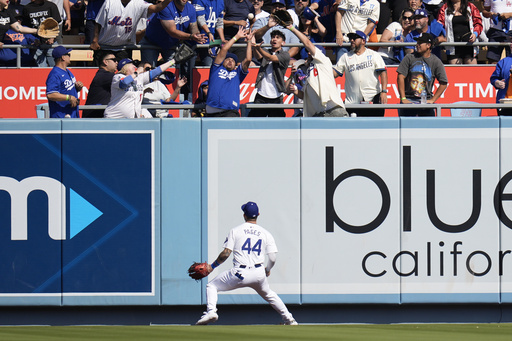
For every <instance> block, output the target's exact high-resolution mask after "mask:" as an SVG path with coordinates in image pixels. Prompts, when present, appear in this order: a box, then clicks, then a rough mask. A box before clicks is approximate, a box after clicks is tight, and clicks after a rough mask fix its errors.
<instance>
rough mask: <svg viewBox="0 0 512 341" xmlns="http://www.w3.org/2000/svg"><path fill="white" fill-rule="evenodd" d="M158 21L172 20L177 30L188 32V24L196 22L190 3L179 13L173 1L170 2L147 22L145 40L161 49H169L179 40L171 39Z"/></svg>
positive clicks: (194, 10) (194, 11)
mask: <svg viewBox="0 0 512 341" xmlns="http://www.w3.org/2000/svg"><path fill="white" fill-rule="evenodd" d="M160 20H172V21H174V23H175V24H176V28H177V29H178V30H180V31H182V32H189V26H190V24H191V23H195V22H196V9H195V8H194V6H193V5H192V4H191V3H189V2H187V3H186V4H185V8H183V11H179V10H178V9H177V8H176V4H175V3H174V1H172V2H171V3H170V4H169V5H167V7H166V8H164V9H163V10H162V11H160V12H159V13H157V14H156V15H155V16H154V17H153V18H152V19H151V20H150V21H149V24H148V27H147V28H146V35H145V38H146V39H147V40H149V41H150V42H152V43H153V44H155V45H158V46H160V47H161V48H163V49H169V48H171V47H174V46H176V45H177V44H178V42H179V41H180V40H179V39H177V38H173V37H171V36H170V35H169V34H168V33H167V32H166V31H165V28H164V27H163V26H162V24H161V23H160Z"/></svg>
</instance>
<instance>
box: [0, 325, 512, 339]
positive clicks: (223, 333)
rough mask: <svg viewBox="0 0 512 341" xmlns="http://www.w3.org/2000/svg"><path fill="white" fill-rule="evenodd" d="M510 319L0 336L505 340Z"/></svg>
mask: <svg viewBox="0 0 512 341" xmlns="http://www.w3.org/2000/svg"><path fill="white" fill-rule="evenodd" d="M511 339H512V324H391V325H390V324H387V325H300V326H269V325H260V326H215V325H212V326H74V327H45V326H42V327H41V326H34V327H32V326H22V327H0V340H2V341H4V340H13V341H32V340H38V341H39V340H138V341H143V340H205V341H214V340H224V341H225V340H242V341H251V340H258V341H263V340H357V341H359V340H361V341H363V340H364V341H367V340H393V341H400V340H404V341H405V340H429V341H432V340H435V341H439V340H450V341H455V340H461V341H462V340H463V341H473V340H475V341H476V340H479V341H481V340H485V341H489V340H507V341H508V340H511Z"/></svg>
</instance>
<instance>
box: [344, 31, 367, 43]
mask: <svg viewBox="0 0 512 341" xmlns="http://www.w3.org/2000/svg"><path fill="white" fill-rule="evenodd" d="M347 37H348V39H356V38H362V39H363V40H364V41H366V34H364V32H363V31H355V32H354V33H349V34H347Z"/></svg>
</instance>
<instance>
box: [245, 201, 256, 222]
mask: <svg viewBox="0 0 512 341" xmlns="http://www.w3.org/2000/svg"><path fill="white" fill-rule="evenodd" d="M242 211H244V214H245V215H246V216H247V217H249V218H256V217H257V216H258V215H259V214H260V211H259V209H258V205H256V203H255V202H252V201H249V202H248V203H247V204H243V205H242Z"/></svg>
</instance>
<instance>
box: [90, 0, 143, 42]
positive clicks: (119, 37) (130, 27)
mask: <svg viewBox="0 0 512 341" xmlns="http://www.w3.org/2000/svg"><path fill="white" fill-rule="evenodd" d="M149 6H151V4H150V3H147V2H144V1H143V0H131V1H130V2H129V3H128V4H127V5H126V7H125V6H123V4H122V3H121V0H105V3H104V4H103V6H102V7H101V9H100V10H99V12H98V15H97V16H96V22H97V23H98V24H99V25H101V30H100V35H99V38H98V42H99V43H100V45H110V46H119V45H128V44H135V33H137V24H138V23H139V20H140V19H141V18H147V17H148V7H149Z"/></svg>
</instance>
